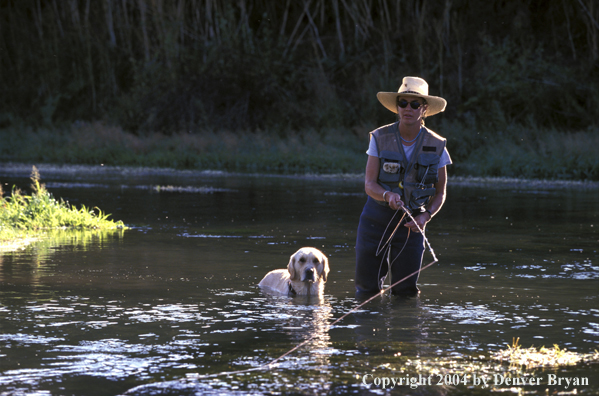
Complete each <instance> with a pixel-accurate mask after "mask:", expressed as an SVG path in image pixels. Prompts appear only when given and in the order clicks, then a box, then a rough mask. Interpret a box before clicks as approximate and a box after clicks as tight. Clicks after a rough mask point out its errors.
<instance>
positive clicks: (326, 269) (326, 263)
mask: <svg viewBox="0 0 599 396" xmlns="http://www.w3.org/2000/svg"><path fill="white" fill-rule="evenodd" d="M322 265H323V266H324V268H323V269H322V279H323V280H324V281H325V282H326V281H327V278H328V277H329V271H330V270H331V269H330V268H329V259H328V258H327V256H325V255H324V254H323V255H322Z"/></svg>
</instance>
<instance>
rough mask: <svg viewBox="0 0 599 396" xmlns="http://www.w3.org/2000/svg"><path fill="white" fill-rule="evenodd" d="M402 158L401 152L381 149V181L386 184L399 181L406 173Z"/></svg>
mask: <svg viewBox="0 0 599 396" xmlns="http://www.w3.org/2000/svg"><path fill="white" fill-rule="evenodd" d="M401 160H402V155H401V154H399V153H394V152H393V151H381V152H380V154H379V161H380V169H379V182H381V183H385V184H388V183H399V181H400V180H401V179H402V178H403V174H404V170H403V167H402V165H401Z"/></svg>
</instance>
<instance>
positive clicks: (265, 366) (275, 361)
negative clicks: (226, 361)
mask: <svg viewBox="0 0 599 396" xmlns="http://www.w3.org/2000/svg"><path fill="white" fill-rule="evenodd" d="M400 209H402V210H403V211H404V216H405V215H408V217H409V218H410V219H411V220H412V221H413V222H414V224H416V227H418V230H419V231H420V232H421V233H422V236H423V237H424V241H425V242H426V245H427V246H428V249H429V250H430V252H431V255H432V256H433V261H431V262H430V263H428V264H427V265H425V266H424V267H421V268H420V269H418V270H417V271H414V272H412V273H411V274H410V275H408V276H406V277H404V278H402V279H400V280H398V281H397V282H395V283H393V284H392V285H390V286H388V287H387V288H386V289H382V290H381V291H380V292H379V293H377V294H375V295H373V296H372V297H370V298H369V299H367V300H366V301H363V302H362V303H361V304H359V305H358V306H356V307H354V308H352V309H350V310H349V311H348V312H346V313H345V314H344V315H342V316H341V317H339V318H338V319H336V320H335V321H334V322H333V323H331V324H330V325H329V329H330V328H332V327H333V326H335V325H336V324H337V323H339V322H341V321H342V320H343V319H345V318H346V317H348V316H349V315H351V314H353V313H355V312H356V311H358V310H359V309H361V308H362V307H363V306H364V305H366V304H368V303H369V302H371V301H372V300H374V299H375V298H377V297H379V296H380V295H383V294H385V293H386V292H387V291H389V290H391V289H392V288H393V287H395V286H397V285H398V284H400V283H401V282H403V281H405V280H406V279H408V278H410V277H412V276H414V275H416V274H418V273H420V272H422V271H424V270H425V269H427V268H428V267H430V266H431V265H433V264H435V263H437V262H439V260H437V256H435V251H434V250H433V248H432V247H431V244H430V243H429V241H428V239H427V238H426V235H425V234H424V230H422V229H421V228H420V226H419V225H418V223H417V222H416V220H414V218H413V217H412V215H411V214H410V213H409V211H408V210H407V209H406V208H405V207H403V206H402V207H400V208H399V209H397V212H399V210H400ZM397 212H396V213H395V215H396V214H397ZM395 215H393V218H395ZM393 218H392V219H391V221H393ZM402 219H403V217H402ZM399 224H401V221H400V222H399ZM399 224H398V226H397V227H399ZM387 227H389V225H387ZM397 227H396V228H395V230H394V232H393V235H394V234H395V231H397ZM385 231H386V229H385ZM382 238H384V234H383V237H382ZM381 241H382V239H381ZM390 241H391V239H389V240H388V241H387V243H386V244H385V245H387V244H389V242H390ZM379 246H380V244H379ZM317 336H318V335H313V336H312V337H309V338H307V339H305V340H304V341H302V342H301V343H299V344H297V345H296V346H295V347H293V348H292V349H290V350H289V351H287V352H285V353H284V354H282V355H281V356H279V357H278V358H276V359H273V360H271V361H270V362H268V363H266V364H263V365H260V366H258V367H254V368H250V369H244V370H237V371H224V372H221V373H217V374H204V375H200V374H198V375H194V376H193V379H207V378H217V377H220V376H223V375H235V374H245V373H250V372H252V371H262V370H268V369H270V368H273V367H275V366H276V365H278V362H279V361H280V360H282V359H283V358H285V357H287V356H289V355H291V354H292V353H293V352H295V351H297V350H298V349H300V348H301V347H303V346H304V345H306V344H308V343H309V342H310V341H313V340H314V339H315V338H316V337H317Z"/></svg>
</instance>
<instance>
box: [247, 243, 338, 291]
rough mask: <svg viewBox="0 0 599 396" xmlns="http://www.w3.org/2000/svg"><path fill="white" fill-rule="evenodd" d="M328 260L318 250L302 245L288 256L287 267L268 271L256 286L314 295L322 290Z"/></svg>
mask: <svg viewBox="0 0 599 396" xmlns="http://www.w3.org/2000/svg"><path fill="white" fill-rule="evenodd" d="M328 275H329V260H328V259H327V256H325V255H324V254H323V253H322V252H321V251H320V250H318V249H316V248H311V247H303V248H301V249H300V250H298V251H297V252H295V253H293V254H292V255H291V257H290V258H289V264H288V265H287V269H276V270H273V271H270V272H269V273H268V274H266V276H265V277H264V279H262V280H261V281H260V283H259V284H258V286H260V287H264V288H267V289H270V290H273V291H276V292H279V293H283V294H292V295H299V296H316V295H320V294H322V293H323V292H324V283H325V282H326V281H327V277H328Z"/></svg>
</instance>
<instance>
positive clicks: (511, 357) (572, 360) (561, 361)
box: [491, 337, 599, 368]
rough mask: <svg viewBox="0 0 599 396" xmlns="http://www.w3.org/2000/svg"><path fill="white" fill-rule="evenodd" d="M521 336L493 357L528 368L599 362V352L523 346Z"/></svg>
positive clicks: (556, 346)
mask: <svg viewBox="0 0 599 396" xmlns="http://www.w3.org/2000/svg"><path fill="white" fill-rule="evenodd" d="M519 341H520V338H519V337H518V338H515V339H514V340H513V341H512V345H508V346H507V349H503V350H500V351H497V352H495V353H494V354H493V355H492V356H491V358H492V359H494V360H498V361H502V362H503V361H507V362H509V363H510V364H513V365H516V366H524V367H526V368H535V367H559V366H574V365H577V364H580V363H590V362H595V363H599V352H598V351H595V352H594V353H587V354H583V353H577V352H571V351H568V350H566V349H565V348H564V349H561V348H560V347H559V346H558V345H554V346H553V348H546V347H544V346H542V347H541V348H539V349H537V348H535V347H534V346H531V347H530V348H522V347H521V345H520V344H519Z"/></svg>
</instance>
